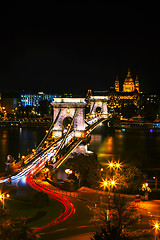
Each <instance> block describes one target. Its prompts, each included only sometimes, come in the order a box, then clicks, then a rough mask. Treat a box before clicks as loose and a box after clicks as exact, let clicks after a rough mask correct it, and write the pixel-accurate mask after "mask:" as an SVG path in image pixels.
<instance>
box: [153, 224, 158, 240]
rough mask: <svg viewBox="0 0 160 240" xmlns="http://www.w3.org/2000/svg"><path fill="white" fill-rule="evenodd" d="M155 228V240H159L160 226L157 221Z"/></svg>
mask: <svg viewBox="0 0 160 240" xmlns="http://www.w3.org/2000/svg"><path fill="white" fill-rule="evenodd" d="M153 228H154V229H155V240H157V235H158V231H159V229H160V224H159V223H158V222H157V221H156V222H154V225H153ZM158 239H159V238H158Z"/></svg>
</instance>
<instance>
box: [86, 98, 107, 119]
mask: <svg viewBox="0 0 160 240" xmlns="http://www.w3.org/2000/svg"><path fill="white" fill-rule="evenodd" d="M107 101H108V97H107V96H91V97H90V99H89V102H90V117H96V116H97V114H101V115H102V117H106V116H107V114H108V106H107Z"/></svg>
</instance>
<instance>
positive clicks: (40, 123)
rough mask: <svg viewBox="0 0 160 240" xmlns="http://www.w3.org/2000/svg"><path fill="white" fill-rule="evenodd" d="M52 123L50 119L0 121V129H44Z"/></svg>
mask: <svg viewBox="0 0 160 240" xmlns="http://www.w3.org/2000/svg"><path fill="white" fill-rule="evenodd" d="M51 123H52V121H51V120H50V119H19V120H1V121H0V127H2V128H9V127H46V128H49V127H50V125H51Z"/></svg>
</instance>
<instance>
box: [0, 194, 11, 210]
mask: <svg viewBox="0 0 160 240" xmlns="http://www.w3.org/2000/svg"><path fill="white" fill-rule="evenodd" d="M9 197H10V195H9V194H8V193H7V194H6V195H5V193H1V194H0V201H1V202H2V206H3V209H4V199H5V198H9Z"/></svg>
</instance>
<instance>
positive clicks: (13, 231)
mask: <svg viewBox="0 0 160 240" xmlns="http://www.w3.org/2000/svg"><path fill="white" fill-rule="evenodd" d="M0 239H2V240H6V239H7V240H37V239H39V236H38V235H36V234H35V233H34V232H32V231H31V230H30V229H29V227H28V226H27V224H26V218H15V219H12V218H10V219H8V220H5V221H2V222H0Z"/></svg>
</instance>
